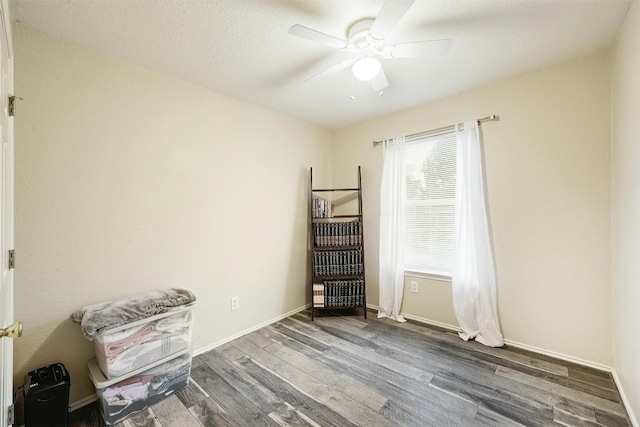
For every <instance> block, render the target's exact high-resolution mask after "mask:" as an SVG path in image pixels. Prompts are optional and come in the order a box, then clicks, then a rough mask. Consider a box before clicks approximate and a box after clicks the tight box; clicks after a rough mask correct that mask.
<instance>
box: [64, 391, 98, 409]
mask: <svg viewBox="0 0 640 427" xmlns="http://www.w3.org/2000/svg"><path fill="white" fill-rule="evenodd" d="M96 400H98V395H97V394H95V393H94V394H92V395H91V396H88V397H85V398H84V399H80V400H78V401H76V402H73V403H70V404H69V412H73V411H75V410H76V409H80V408H82V407H83V406H87V405H89V404H90V403H93V402H95V401H96Z"/></svg>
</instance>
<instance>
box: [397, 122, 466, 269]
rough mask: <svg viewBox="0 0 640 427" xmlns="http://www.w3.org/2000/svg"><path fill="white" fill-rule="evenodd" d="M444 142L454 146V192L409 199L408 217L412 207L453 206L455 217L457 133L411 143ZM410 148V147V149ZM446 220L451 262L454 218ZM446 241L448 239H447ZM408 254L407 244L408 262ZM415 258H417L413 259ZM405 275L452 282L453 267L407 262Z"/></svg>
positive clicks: (450, 217) (410, 154)
mask: <svg viewBox="0 0 640 427" xmlns="http://www.w3.org/2000/svg"><path fill="white" fill-rule="evenodd" d="M443 140H446V142H448V143H449V144H452V147H451V148H452V150H453V153H452V155H453V159H449V161H450V162H451V161H452V162H453V165H454V168H453V179H454V185H453V192H450V194H449V195H450V197H448V198H436V199H429V200H422V201H421V200H409V199H408V197H407V199H406V200H405V215H407V213H408V212H410V210H411V209H410V207H411V206H414V207H415V206H453V212H454V215H455V160H456V159H455V155H456V153H455V131H451V132H446V133H442V134H437V135H431V136H427V137H422V138H420V139H415V140H413V141H411V142H410V146H411V145H414V144H434V143H437V142H439V141H440V142H442V141H443ZM410 146H409V147H410ZM409 147H408V148H409ZM406 156H407V158H406V160H407V162H409V161H410V159H409V157H410V156H412V153H411V150H410V149H409V150H407V154H406ZM406 173H407V177H408V176H409V174H410V173H411V171H409V170H407V172H406ZM405 185H406V180H405ZM405 194H407V192H405ZM445 220H447V221H448V222H450V233H451V234H450V235H449V236H448V240H449V245H450V246H449V247H450V252H451V261H453V232H454V230H453V217H452V216H449V217H448V218H445ZM406 221H408V217H407V219H406ZM408 228H409V227H408V224H407V223H405V242H408V241H410V239H409V238H408V232H409V230H408ZM445 240H446V239H445ZM408 252H410V248H409V247H408V244H407V243H406V244H405V260H407V259H408V258H411V256H407V255H408ZM413 258H415V257H413ZM405 274H408V275H414V276H420V277H429V278H433V279H438V280H445V281H450V280H451V266H449V268H442V267H436V266H433V265H432V266H428V265H420V264H415V263H413V264H412V263H409V261H405Z"/></svg>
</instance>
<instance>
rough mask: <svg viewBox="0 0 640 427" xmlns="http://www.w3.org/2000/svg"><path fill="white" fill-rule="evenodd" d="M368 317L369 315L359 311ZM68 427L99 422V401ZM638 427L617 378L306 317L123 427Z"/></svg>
mask: <svg viewBox="0 0 640 427" xmlns="http://www.w3.org/2000/svg"><path fill="white" fill-rule="evenodd" d="M360 313H361V312H360ZM69 425H70V426H72V427H94V426H103V425H104V422H103V420H102V418H101V417H100V415H99V413H98V411H97V405H96V404H93V405H89V406H87V407H84V408H81V409H80V410H78V411H75V412H73V413H72V414H71V416H70V423H69ZM516 425H525V426H556V425H564V426H630V425H631V424H630V423H629V421H628V417H627V413H626V411H625V409H624V407H623V405H622V403H621V399H620V395H619V393H618V391H617V389H616V387H615V384H614V382H613V380H612V378H611V375H610V374H609V373H607V372H602V371H598V370H594V369H590V368H587V367H584V366H580V365H576V364H572V363H569V362H565V361H561V360H557V359H553V358H551V357H548V356H544V355H540V354H536V353H532V352H528V351H524V350H521V349H517V348H512V347H511V348H509V347H505V348H500V349H494V348H488V347H485V346H483V345H481V344H478V343H475V342H464V341H462V340H460V339H459V338H458V337H457V335H456V334H454V333H451V332H449V331H446V330H440V329H437V328H434V327H428V326H424V325H421V324H418V323H412V322H407V323H396V322H393V321H389V320H380V319H376V318H375V315H372V316H369V319H368V320H364V319H363V317H362V316H361V315H360V316H334V315H331V314H330V313H327V314H326V315H320V316H316V318H315V321H314V322H311V320H310V318H309V316H308V314H307V313H298V314H296V315H293V316H291V317H289V318H286V319H284V320H282V321H280V322H277V323H274V324H272V325H270V326H266V327H264V328H262V329H260V330H258V331H255V332H252V333H250V334H248V335H245V336H243V337H241V338H238V339H236V340H234V341H231V342H229V343H227V344H225V345H223V346H221V347H218V348H216V349H214V350H212V351H210V352H208V353H205V354H201V355H199V356H197V357H195V358H194V359H193V365H192V369H191V381H190V384H189V386H188V387H187V388H186V389H185V390H183V391H180V392H179V393H176V394H175V395H174V396H171V397H170V398H168V399H167V400H165V401H163V402H160V403H159V404H157V405H155V406H153V407H151V408H149V409H147V410H145V411H143V412H141V413H140V414H137V415H135V416H133V417H131V418H129V419H127V420H125V421H123V422H122V423H120V424H118V426H119V427H134V426H154V427H171V426H186V427H190V426H193V427H200V426H205V427H208V426H225V427H226V426H274V427H276V426H314V427H318V426H321V427H325V426H326V427H355V426H420V427H424V426H438V427H441V426H516Z"/></svg>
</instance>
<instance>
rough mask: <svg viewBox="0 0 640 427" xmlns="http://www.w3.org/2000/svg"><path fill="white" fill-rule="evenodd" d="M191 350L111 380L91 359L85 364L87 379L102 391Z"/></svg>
mask: <svg viewBox="0 0 640 427" xmlns="http://www.w3.org/2000/svg"><path fill="white" fill-rule="evenodd" d="M192 349H193V348H192V347H189V348H186V349H184V350H181V351H179V352H177V353H174V354H172V355H170V356H167V357H165V358H162V359H160V360H157V361H155V362H153V363H149V364H148V365H144V366H143V367H141V368H138V369H136V370H134V371H131V372H129V373H128V374H126V375H123V376H121V377H117V378H111V379H109V378H107V377H105V376H104V374H103V373H102V371H101V370H100V367H99V366H98V362H97V360H96V359H91V360H89V362H88V363H87V366H88V367H89V378H91V382H92V383H93V385H94V386H96V388H97V389H99V390H102V389H103V388H106V387H109V386H110V385H113V384H116V383H119V382H120V381H124V380H126V379H128V378H131V377H133V376H136V375H138V374H141V373H143V372H144V371H146V370H148V369H151V368H155V367H156V366H158V365H162V364H163V363H165V362H168V361H170V360H173V359H175V358H176V357H178V356H182V355H183V354H186V353H190V352H191V350H192Z"/></svg>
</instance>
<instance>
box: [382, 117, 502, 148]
mask: <svg viewBox="0 0 640 427" xmlns="http://www.w3.org/2000/svg"><path fill="white" fill-rule="evenodd" d="M493 120H500V116H498V115H496V114H491V115H490V116H487V117H483V118H481V119H478V120H476V121H477V122H478V123H482V122H490V121H493ZM459 124H464V123H459ZM456 126H458V125H449V126H443V127H441V128H437V129H431V130H427V131H424V132H418V133H412V134H411V135H407V136H405V138H407V139H417V138H423V137H425V136H430V135H437V134H439V133H446V132H452V131H454V130H455V129H456ZM384 141H386V140H383V141H373V146H374V147H377V146H378V145H380V144H382V143H383V142H384Z"/></svg>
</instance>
